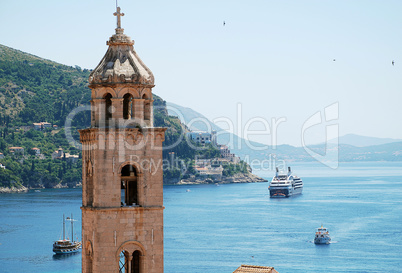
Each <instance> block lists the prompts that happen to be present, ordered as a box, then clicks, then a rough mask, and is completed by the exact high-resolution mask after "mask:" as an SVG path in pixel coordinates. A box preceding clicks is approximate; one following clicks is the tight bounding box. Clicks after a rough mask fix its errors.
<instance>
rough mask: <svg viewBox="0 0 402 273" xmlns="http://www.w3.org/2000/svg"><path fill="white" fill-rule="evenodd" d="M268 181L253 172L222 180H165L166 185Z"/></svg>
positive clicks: (224, 177)
mask: <svg viewBox="0 0 402 273" xmlns="http://www.w3.org/2000/svg"><path fill="white" fill-rule="evenodd" d="M259 182H268V180H266V179H264V178H261V177H259V176H257V175H255V174H252V173H246V174H244V173H238V174H235V175H233V176H229V177H226V176H223V177H222V179H221V180H212V179H211V178H192V179H181V180H177V179H169V180H168V181H166V182H165V181H164V183H163V184H164V185H197V184H229V183H259Z"/></svg>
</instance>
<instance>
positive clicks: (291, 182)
mask: <svg viewBox="0 0 402 273" xmlns="http://www.w3.org/2000/svg"><path fill="white" fill-rule="evenodd" d="M268 189H269V195H270V196H271V197H289V196H292V195H296V194H301V193H302V191H303V181H302V180H301V178H300V177H298V176H296V175H292V171H291V169H290V167H288V173H287V174H282V173H279V170H278V168H276V174H275V176H274V177H273V178H272V181H271V183H269V187H268Z"/></svg>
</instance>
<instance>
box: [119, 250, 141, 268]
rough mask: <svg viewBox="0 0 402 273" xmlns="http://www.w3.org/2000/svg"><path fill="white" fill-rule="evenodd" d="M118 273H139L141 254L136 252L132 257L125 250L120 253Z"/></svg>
mask: <svg viewBox="0 0 402 273" xmlns="http://www.w3.org/2000/svg"><path fill="white" fill-rule="evenodd" d="M119 273H141V252H140V251H139V250H136V251H134V252H133V256H131V257H130V253H129V252H128V251H126V250H123V251H122V252H120V258H119Z"/></svg>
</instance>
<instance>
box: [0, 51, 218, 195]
mask: <svg viewBox="0 0 402 273" xmlns="http://www.w3.org/2000/svg"><path fill="white" fill-rule="evenodd" d="M89 73H90V71H89V70H87V69H81V68H80V67H78V66H76V67H70V66H66V65H61V64H58V63H55V62H52V61H49V60H45V59H42V58H39V57H37V56H33V55H31V54H27V53H24V52H21V51H18V50H15V49H12V48H9V47H6V46H3V45H0V153H3V156H4V158H0V163H1V164H3V165H4V166H6V168H5V169H4V168H0V187H2V186H3V187H4V186H5V187H9V186H13V185H24V186H28V187H54V186H56V185H59V184H67V185H68V186H74V185H76V184H77V182H80V181H81V151H80V150H79V149H77V148H76V147H73V146H71V145H70V143H69V142H68V141H67V139H66V137H65V132H64V129H63V126H64V123H65V121H66V117H67V115H68V114H69V113H70V112H71V111H72V110H73V109H74V108H76V107H77V106H83V105H89V101H90V99H91V91H90V89H89V88H88V76H89ZM38 122H49V123H51V124H52V125H57V126H58V128H46V129H45V130H44V131H37V130H34V129H32V128H30V127H29V126H31V127H32V124H33V123H38ZM89 125H90V112H89V111H86V112H82V113H80V114H78V115H76V116H75V117H74V120H73V121H72V126H73V129H72V130H71V131H72V133H73V137H74V139H75V140H78V132H77V129H81V128H86V127H89ZM154 125H155V126H156V127H166V128H168V130H167V131H166V135H165V142H164V146H166V147H168V146H171V144H173V143H176V142H177V145H172V146H173V147H172V148H170V149H167V150H164V152H163V156H164V158H167V157H168V154H169V152H175V154H176V157H178V158H180V159H183V160H187V161H191V160H193V159H194V156H195V155H196V154H201V155H203V156H208V157H209V156H216V155H218V154H219V152H218V150H217V149H216V148H214V147H212V146H211V147H207V149H206V150H204V151H196V150H194V149H191V148H190V146H189V144H188V143H187V141H185V140H184V139H182V140H180V135H182V132H183V130H184V127H183V126H182V124H181V122H180V120H179V119H178V118H176V117H173V116H169V115H168V113H167V110H166V102H165V101H164V100H163V99H161V98H160V97H158V96H156V95H154ZM10 147H23V148H24V154H23V155H22V154H19V153H17V152H14V153H12V152H11V151H10V149H9V148H10ZM34 147H35V148H39V149H40V152H41V154H42V155H43V156H44V158H43V157H42V158H39V157H38V156H35V155H34V151H33V150H32V148H34ZM60 147H61V148H62V149H63V150H64V153H69V154H72V155H79V160H78V161H72V160H68V158H60V159H54V160H52V159H51V154H52V153H53V152H54V151H55V150H57V149H58V148H60ZM180 175H181V174H180V170H179V168H176V169H174V168H173V169H168V170H166V169H165V171H164V176H165V177H167V178H171V177H177V178H179V177H180Z"/></svg>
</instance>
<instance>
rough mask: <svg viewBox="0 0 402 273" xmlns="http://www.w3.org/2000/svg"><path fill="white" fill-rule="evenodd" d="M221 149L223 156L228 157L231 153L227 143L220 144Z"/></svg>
mask: <svg viewBox="0 0 402 273" xmlns="http://www.w3.org/2000/svg"><path fill="white" fill-rule="evenodd" d="M219 151H220V152H221V156H222V157H223V158H227V157H228V156H229V154H230V150H229V147H228V146H226V145H219Z"/></svg>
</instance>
